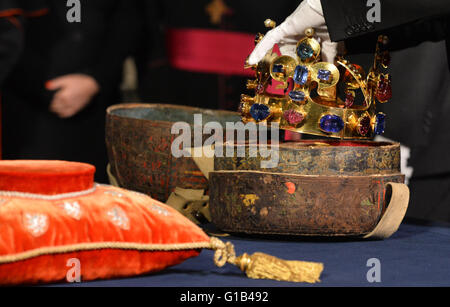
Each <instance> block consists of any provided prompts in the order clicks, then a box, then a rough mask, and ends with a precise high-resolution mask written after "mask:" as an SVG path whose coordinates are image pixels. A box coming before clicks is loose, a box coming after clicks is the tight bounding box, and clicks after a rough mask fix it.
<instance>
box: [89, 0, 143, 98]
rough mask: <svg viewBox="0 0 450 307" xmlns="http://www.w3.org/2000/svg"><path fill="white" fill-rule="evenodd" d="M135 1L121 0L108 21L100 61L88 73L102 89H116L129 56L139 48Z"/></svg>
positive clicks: (138, 20) (138, 25) (138, 21)
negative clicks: (124, 63)
mask: <svg viewBox="0 0 450 307" xmlns="http://www.w3.org/2000/svg"><path fill="white" fill-rule="evenodd" d="M138 16H139V15H138V5H137V4H136V2H135V0H119V1H117V4H116V6H115V8H114V10H113V11H112V15H111V16H110V18H109V20H108V24H107V27H108V31H107V36H108V38H107V40H106V44H105V45H104V46H103V48H102V49H103V50H101V51H100V54H99V61H98V63H97V64H96V65H95V66H94V67H91V68H89V69H88V71H86V73H87V74H89V75H91V76H92V77H93V78H94V79H96V80H97V82H98V83H99V85H100V88H103V89H108V88H111V87H114V86H115V85H116V84H117V82H118V80H116V79H117V76H118V75H120V71H121V70H122V65H123V62H124V60H125V58H126V57H127V56H129V55H130V54H132V53H133V51H134V49H135V48H136V46H137V40H138V31H139V27H140V19H139V18H138Z"/></svg>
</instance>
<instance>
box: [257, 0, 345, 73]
mask: <svg viewBox="0 0 450 307" xmlns="http://www.w3.org/2000/svg"><path fill="white" fill-rule="evenodd" d="M308 28H314V30H315V37H318V38H319V39H320V43H321V46H322V61H325V62H330V63H333V62H334V58H335V57H336V55H337V48H338V44H337V43H334V42H331V40H330V35H329V33H328V29H327V26H326V23H325V18H324V17H323V11H322V4H321V3H320V0H304V1H302V3H301V4H300V5H299V6H298V8H297V9H296V10H295V12H294V13H292V14H291V15H290V16H289V17H288V18H286V20H285V21H284V22H283V23H282V24H280V25H279V26H278V27H276V28H274V29H272V30H270V31H269V32H267V34H266V35H265V36H264V38H263V39H262V40H261V41H260V42H259V44H258V45H257V46H256V47H255V49H254V50H253V52H252V53H251V54H250V57H249V59H248V63H249V64H250V65H255V64H257V63H258V62H259V61H260V60H261V59H262V58H263V57H264V56H265V55H266V53H267V52H268V51H269V50H270V49H271V48H272V47H273V46H274V45H275V44H278V46H279V47H280V51H281V54H283V55H288V56H291V57H293V58H295V57H296V50H295V49H296V45H297V42H298V40H299V39H300V38H302V37H304V36H305V30H306V29H308Z"/></svg>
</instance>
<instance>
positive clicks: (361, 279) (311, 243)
mask: <svg viewBox="0 0 450 307" xmlns="http://www.w3.org/2000/svg"><path fill="white" fill-rule="evenodd" d="M221 239H222V240H224V241H231V242H232V243H233V244H234V245H235V249H236V254H237V255H240V254H242V253H244V252H247V253H253V252H264V253H267V254H270V255H273V256H277V257H280V258H283V259H287V260H305V261H316V262H322V263H324V271H323V273H322V276H321V282H320V283H317V284H305V283H291V282H280V281H273V280H255V279H249V278H247V277H246V276H245V274H244V273H242V272H241V271H240V270H239V269H238V268H236V267H234V266H232V265H226V266H225V267H223V268H218V267H216V266H215V265H214V263H213V254H214V253H213V251H209V250H204V251H202V253H201V254H200V255H199V256H198V257H196V258H192V259H189V260H187V261H185V262H183V263H181V264H179V265H177V266H174V267H171V268H168V269H166V270H164V271H162V272H159V273H155V274H150V275H145V276H138V277H132V278H125V279H115V280H101V281H92V282H81V283H79V284H58V286H102V287H104V286H108V287H109V286H111V287H292V286H295V287H298V286H313V287H321V286H338V287H347V286H362V287H365V286H433V287H434V286H450V227H449V225H447V224H435V223H433V224H432V223H423V222H420V223H419V222H417V221H407V222H404V223H403V224H402V225H401V226H400V229H399V230H398V231H397V232H396V233H395V234H394V235H393V236H392V237H391V238H389V239H387V240H383V241H367V240H360V239H343V238H341V239H324V238H322V239H320V238H298V237H297V238H296V237H289V238H287V237H262V236H259V237H254V236H230V237H225V238H221ZM373 258H376V259H378V260H379V264H380V271H379V272H380V275H379V276H380V279H381V281H380V282H369V281H368V279H367V275H368V271H369V270H371V269H372V268H373V266H372V265H373V264H372V263H369V265H370V266H368V260H369V259H373ZM369 275H370V274H369Z"/></svg>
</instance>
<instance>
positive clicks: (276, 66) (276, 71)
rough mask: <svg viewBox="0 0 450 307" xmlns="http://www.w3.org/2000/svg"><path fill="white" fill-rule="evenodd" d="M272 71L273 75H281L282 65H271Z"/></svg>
mask: <svg viewBox="0 0 450 307" xmlns="http://www.w3.org/2000/svg"><path fill="white" fill-rule="evenodd" d="M272 71H273V72H275V73H282V72H283V65H281V64H275V65H273V68H272Z"/></svg>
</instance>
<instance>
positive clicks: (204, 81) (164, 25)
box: [136, 0, 298, 111]
mask: <svg viewBox="0 0 450 307" xmlns="http://www.w3.org/2000/svg"><path fill="white" fill-rule="evenodd" d="M140 5H141V9H140V11H141V12H142V15H141V17H142V19H143V20H144V22H145V23H144V28H143V31H142V39H141V40H140V41H141V42H142V44H141V45H140V48H139V49H138V50H139V51H138V53H137V55H136V63H137V69H138V74H139V96H140V99H141V100H142V101H145V102H158V103H171V104H180V105H188V106H194V107H203V108H209V109H224V110H231V111H237V109H238V105H239V100H240V95H241V94H242V93H245V92H246V91H247V90H246V88H245V84H246V79H249V78H251V76H252V71H251V70H244V63H245V59H246V57H247V56H248V55H249V54H250V52H251V50H252V49H253V48H254V40H255V36H256V34H257V33H258V32H261V33H264V32H265V31H266V30H267V29H266V28H265V27H264V20H265V19H267V18H271V19H273V20H276V21H281V20H282V18H284V16H286V15H287V14H288V12H290V11H292V10H293V9H294V8H295V7H296V6H297V5H298V1H293V0H284V1H278V2H276V1H275V2H274V1H261V0H246V1H230V0H196V1H184V0H172V1H162V0H153V1H143V2H142V3H140Z"/></svg>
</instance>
